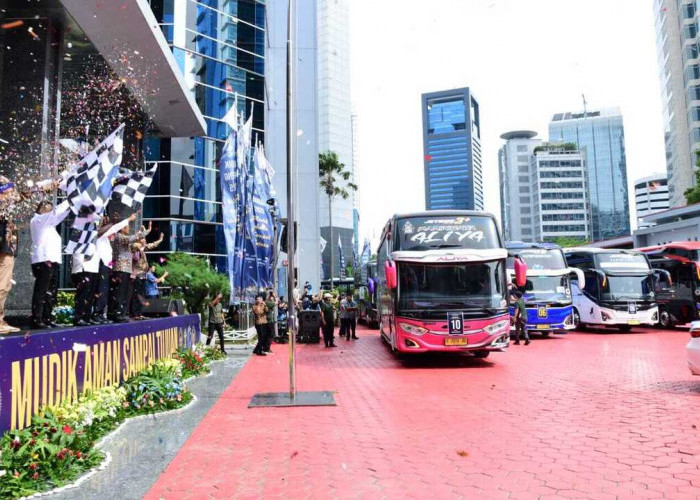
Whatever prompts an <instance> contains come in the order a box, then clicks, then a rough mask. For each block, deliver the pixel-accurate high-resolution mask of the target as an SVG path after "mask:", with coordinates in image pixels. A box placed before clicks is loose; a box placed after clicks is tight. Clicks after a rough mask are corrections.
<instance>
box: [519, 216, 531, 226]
mask: <svg viewBox="0 0 700 500" xmlns="http://www.w3.org/2000/svg"><path fill="white" fill-rule="evenodd" d="M520 223H521V224H522V225H523V226H529V225H531V224H532V218H531V217H522V218H521V219H520Z"/></svg>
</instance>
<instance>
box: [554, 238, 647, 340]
mask: <svg viewBox="0 0 700 500" xmlns="http://www.w3.org/2000/svg"><path fill="white" fill-rule="evenodd" d="M564 253H565V255H566V261H567V264H568V265H569V266H570V267H576V268H579V269H581V270H582V271H583V273H584V276H585V279H586V283H585V285H584V286H583V287H581V286H580V285H579V282H578V280H577V279H575V278H573V277H572V280H571V294H572V298H573V302H574V322H575V323H576V324H577V326H578V325H581V326H584V327H585V326H605V327H613V328H618V329H619V330H620V331H623V332H627V331H629V330H630V329H631V328H632V326H635V325H654V324H656V323H657V322H658V320H659V308H658V307H657V305H656V300H655V295H654V279H655V278H654V271H653V270H652V268H651V266H650V265H649V259H648V258H647V256H646V255H644V254H643V253H641V252H636V251H632V250H607V249H602V248H585V247H582V248H567V249H564Z"/></svg>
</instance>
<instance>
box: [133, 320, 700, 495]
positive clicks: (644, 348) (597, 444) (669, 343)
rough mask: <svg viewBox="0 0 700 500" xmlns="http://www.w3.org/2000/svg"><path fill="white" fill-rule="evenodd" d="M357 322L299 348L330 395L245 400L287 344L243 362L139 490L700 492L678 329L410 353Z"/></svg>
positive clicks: (281, 378) (698, 386)
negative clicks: (348, 333)
mask: <svg viewBox="0 0 700 500" xmlns="http://www.w3.org/2000/svg"><path fill="white" fill-rule="evenodd" d="M359 333H360V336H361V338H360V340H359V341H356V342H355V343H347V342H346V341H345V340H343V341H340V344H339V345H340V346H341V347H339V348H338V349H334V350H330V349H329V350H327V349H324V348H323V347H322V346H316V345H312V346H309V345H305V346H300V347H299V356H298V372H299V374H298V385H299V387H300V389H302V390H337V391H338V394H337V401H338V406H337V407H327V408H287V409H279V408H274V409H269V408H258V409H248V408H247V405H248V402H249V400H250V397H251V396H252V395H253V394H254V393H255V392H259V391H284V390H286V388H287V381H286V375H287V365H286V352H285V346H277V347H276V349H275V351H276V353H275V355H274V356H271V357H267V358H259V357H254V358H253V359H251V360H250V361H249V362H248V364H247V365H246V366H245V368H244V369H243V370H242V372H241V373H240V374H239V375H238V376H237V377H236V378H235V379H234V381H233V383H232V384H231V385H230V386H229V387H228V389H227V390H226V391H225V392H224V393H223V395H222V396H221V398H220V400H219V401H218V403H217V404H216V405H215V406H214V407H213V408H212V410H211V411H210V412H209V414H208V415H207V416H206V417H205V419H204V420H203V421H202V422H201V424H200V425H199V427H198V428H197V429H196V430H195V432H194V433H193V434H192V436H191V437H190V439H189V440H188V441H187V443H186V445H185V446H184V447H183V448H182V449H181V451H180V453H179V454H178V455H177V457H176V458H175V459H174V460H173V461H172V462H171V464H170V465H169V467H168V468H167V469H166V470H165V471H164V472H163V474H162V475H161V476H160V478H159V480H158V481H157V482H156V484H155V485H154V487H153V489H152V490H151V491H150V492H149V494H148V495H147V496H146V498H149V499H160V498H168V499H170V498H178V499H179V498H319V499H321V498H322V499H326V498H432V499H441V498H595V499H603V498H673V499H682V498H700V435H699V432H700V431H699V430H698V429H697V428H696V426H700V377H695V378H693V377H692V376H691V375H690V373H689V371H688V370H687V368H686V367H685V351H684V346H685V343H686V341H687V339H688V333H687V331H680V330H679V331H656V330H637V332H633V333H630V334H619V333H614V332H611V333H603V334H596V333H583V332H582V333H572V334H569V335H567V336H562V337H555V338H550V339H536V340H535V341H534V342H533V343H532V344H531V345H529V346H527V347H525V346H511V348H510V350H509V352H507V353H503V354H501V353H494V354H492V355H491V357H490V358H488V359H487V360H477V359H473V358H469V357H466V356H458V357H454V356H450V357H444V356H437V357H435V356H433V357H422V358H419V359H413V360H408V361H400V360H397V359H396V358H394V357H393V356H392V355H391V353H390V352H389V350H388V349H387V347H386V346H385V345H384V344H382V342H381V341H380V339H379V337H378V334H377V333H376V331H368V330H360V332H359Z"/></svg>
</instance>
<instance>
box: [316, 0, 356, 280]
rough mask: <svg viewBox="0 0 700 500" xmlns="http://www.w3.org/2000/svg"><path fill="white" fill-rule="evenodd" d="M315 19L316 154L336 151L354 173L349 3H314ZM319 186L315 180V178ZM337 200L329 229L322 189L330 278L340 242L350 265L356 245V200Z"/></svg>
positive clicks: (327, 0) (326, 267)
mask: <svg viewBox="0 0 700 500" xmlns="http://www.w3.org/2000/svg"><path fill="white" fill-rule="evenodd" d="M316 1H317V19H318V85H317V91H318V148H319V152H320V153H325V152H327V151H334V152H336V153H337V154H338V159H339V160H340V162H341V163H343V164H344V165H345V169H346V170H348V171H350V172H351V173H352V179H351V180H356V176H355V172H354V171H353V167H354V163H353V147H352V137H353V134H352V105H351V98H350V26H349V23H348V17H349V0H316ZM316 183H317V184H318V179H316ZM350 194H351V196H349V197H348V199H347V200H344V199H342V198H341V197H337V196H336V197H335V198H334V199H333V204H332V210H333V228H332V231H331V228H330V226H329V215H328V196H326V194H325V192H323V191H322V190H321V189H320V188H319V189H318V197H319V221H320V224H321V237H322V238H323V239H324V240H325V241H326V242H331V241H332V242H333V262H334V265H333V274H334V276H333V277H334V278H338V277H339V276H340V253H339V252H338V238H340V240H341V243H342V246H343V252H344V256H345V262H346V264H347V263H349V256H350V253H349V252H350V248H351V245H352V240H353V236H354V237H355V241H357V240H358V238H359V237H358V236H357V235H355V216H354V211H355V208H356V206H355V204H354V202H355V200H356V197H355V196H353V195H352V193H350ZM330 252H331V245H330V244H327V245H326V247H325V249H324V251H323V269H324V272H323V275H324V277H325V278H326V279H328V278H329V277H330V276H329V273H330V257H331V253H330Z"/></svg>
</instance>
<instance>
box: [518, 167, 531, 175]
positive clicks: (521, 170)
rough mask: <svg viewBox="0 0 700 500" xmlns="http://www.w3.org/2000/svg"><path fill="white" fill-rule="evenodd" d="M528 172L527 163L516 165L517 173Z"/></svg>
mask: <svg viewBox="0 0 700 500" xmlns="http://www.w3.org/2000/svg"><path fill="white" fill-rule="evenodd" d="M529 172H530V166H529V165H518V173H519V174H527V173H529Z"/></svg>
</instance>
